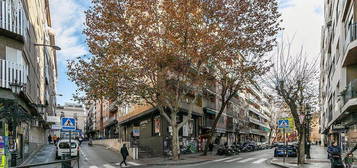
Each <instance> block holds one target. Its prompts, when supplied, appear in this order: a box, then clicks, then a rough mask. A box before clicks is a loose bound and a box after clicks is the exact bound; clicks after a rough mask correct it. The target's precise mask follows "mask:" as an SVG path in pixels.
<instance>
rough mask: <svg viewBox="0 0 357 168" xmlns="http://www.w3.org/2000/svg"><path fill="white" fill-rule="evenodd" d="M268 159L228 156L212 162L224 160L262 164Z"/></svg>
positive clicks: (226, 161)
mask: <svg viewBox="0 0 357 168" xmlns="http://www.w3.org/2000/svg"><path fill="white" fill-rule="evenodd" d="M266 160H268V158H255V157H249V158H243V157H226V158H221V159H216V160H213V161H212V162H224V163H252V164H261V163H263V162H265V161H266Z"/></svg>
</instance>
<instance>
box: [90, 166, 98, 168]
mask: <svg viewBox="0 0 357 168" xmlns="http://www.w3.org/2000/svg"><path fill="white" fill-rule="evenodd" d="M89 168H98V167H97V166H89Z"/></svg>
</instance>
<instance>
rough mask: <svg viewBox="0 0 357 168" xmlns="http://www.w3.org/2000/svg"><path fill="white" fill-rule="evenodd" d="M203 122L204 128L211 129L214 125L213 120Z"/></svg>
mask: <svg viewBox="0 0 357 168" xmlns="http://www.w3.org/2000/svg"><path fill="white" fill-rule="evenodd" d="M204 121H205V123H204V127H206V128H211V127H212V125H213V123H214V120H211V119H205V120H204Z"/></svg>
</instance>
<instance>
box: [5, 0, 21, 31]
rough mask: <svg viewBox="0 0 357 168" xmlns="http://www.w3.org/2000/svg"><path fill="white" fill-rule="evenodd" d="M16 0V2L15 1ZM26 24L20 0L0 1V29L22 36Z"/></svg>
mask: <svg viewBox="0 0 357 168" xmlns="http://www.w3.org/2000/svg"><path fill="white" fill-rule="evenodd" d="M16 2H17V3H16ZM26 25H27V19H26V15H25V11H24V9H23V6H22V1H10V0H1V1H0V30H1V29H4V30H7V31H9V32H12V33H14V34H17V35H21V36H24V34H25V30H26Z"/></svg>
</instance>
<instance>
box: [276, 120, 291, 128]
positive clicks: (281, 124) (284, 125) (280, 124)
mask: <svg viewBox="0 0 357 168" xmlns="http://www.w3.org/2000/svg"><path fill="white" fill-rule="evenodd" d="M278 128H289V120H279V121H278Z"/></svg>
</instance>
